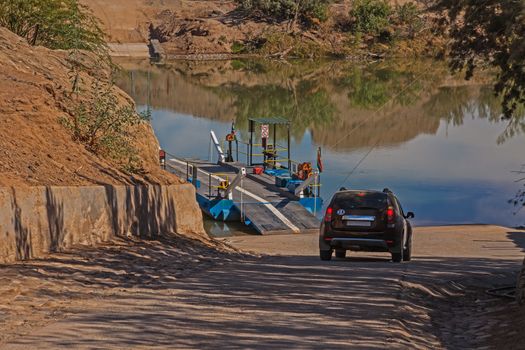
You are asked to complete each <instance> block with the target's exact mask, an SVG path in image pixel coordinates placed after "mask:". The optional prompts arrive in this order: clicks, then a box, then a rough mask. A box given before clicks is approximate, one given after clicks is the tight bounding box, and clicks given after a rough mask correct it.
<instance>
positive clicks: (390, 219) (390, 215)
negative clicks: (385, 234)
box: [386, 207, 396, 224]
mask: <svg viewBox="0 0 525 350" xmlns="http://www.w3.org/2000/svg"><path fill="white" fill-rule="evenodd" d="M386 221H387V223H389V224H393V223H394V222H395V221H396V212H395V211H394V207H388V208H387V209H386Z"/></svg>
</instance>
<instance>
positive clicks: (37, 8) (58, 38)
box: [0, 0, 106, 52]
mask: <svg viewBox="0 0 525 350" xmlns="http://www.w3.org/2000/svg"><path fill="white" fill-rule="evenodd" d="M0 26H4V27H6V28H7V29H9V30H11V31H12V32H14V33H15V34H18V35H19V36H21V37H24V38H25V39H26V40H27V41H28V42H29V43H30V44H32V45H42V46H45V47H48V48H51V49H82V50H88V51H96V52H98V51H104V50H105V48H106V44H105V41H104V33H103V31H102V30H101V28H100V26H99V23H98V20H97V19H96V18H95V17H94V16H93V15H92V14H91V13H90V12H89V11H88V10H87V8H86V7H85V6H83V5H81V4H79V2H78V0H0Z"/></svg>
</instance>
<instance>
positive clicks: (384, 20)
mask: <svg viewBox="0 0 525 350" xmlns="http://www.w3.org/2000/svg"><path fill="white" fill-rule="evenodd" d="M391 14H392V7H391V6H390V5H389V4H388V3H387V2H386V0H356V1H355V2H354V3H353V6H352V10H351V11H350V17H352V18H353V30H354V32H357V33H379V32H380V31H381V30H383V29H384V28H385V27H386V26H388V25H389V23H390V20H389V18H390V15H391Z"/></svg>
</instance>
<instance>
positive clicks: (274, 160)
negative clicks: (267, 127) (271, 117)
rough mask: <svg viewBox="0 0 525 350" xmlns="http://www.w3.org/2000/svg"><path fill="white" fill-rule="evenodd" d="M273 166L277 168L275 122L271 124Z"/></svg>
mask: <svg viewBox="0 0 525 350" xmlns="http://www.w3.org/2000/svg"><path fill="white" fill-rule="evenodd" d="M273 154H274V156H275V157H274V158H273V168H274V169H277V159H278V158H279V157H277V124H273Z"/></svg>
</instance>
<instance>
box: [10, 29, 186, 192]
mask: <svg viewBox="0 0 525 350" xmlns="http://www.w3.org/2000/svg"><path fill="white" fill-rule="evenodd" d="M69 55H70V54H69V53H68V52H65V51H52V50H48V49H46V48H43V47H31V46H29V45H28V44H27V43H26V41H25V40H23V39H21V38H19V37H18V36H16V35H14V34H13V33H11V32H10V31H8V30H6V29H4V28H1V27H0V62H2V64H1V65H0V125H1V126H0V174H1V176H0V186H11V185H89V184H133V183H162V184H171V183H178V182H179V180H178V179H177V178H176V177H174V176H172V175H170V174H168V173H166V172H164V171H161V170H160V169H159V166H158V159H157V157H158V142H157V140H156V138H155V136H154V134H153V131H152V129H151V127H150V126H149V125H148V124H146V123H144V124H142V125H139V126H138V127H137V128H136V129H135V130H133V133H134V134H135V135H136V138H135V146H136V150H137V156H138V158H139V160H140V162H141V163H142V167H143V171H142V172H141V173H140V174H141V175H136V174H134V175H132V174H130V173H126V172H124V171H122V170H119V167H118V166H117V165H116V164H114V163H113V162H112V161H110V160H108V159H103V158H101V157H98V156H96V155H94V154H93V153H91V152H89V151H87V150H86V148H85V147H84V146H82V145H81V144H79V143H77V142H74V141H73V139H72V137H71V134H70V132H69V131H68V130H67V129H66V128H65V127H64V125H63V124H62V123H61V122H60V119H61V118H64V117H66V116H67V115H68V114H71V113H72V111H73V110H74V106H73V102H72V99H71V98H70V93H71V76H70V63H69V62H68V59H69V57H70V56H69ZM96 74H100V72H97V73H96ZM96 74H95V73H94V72H90V73H86V74H84V75H82V76H81V80H82V82H83V84H86V85H89V84H91V83H92V82H93V80H94V79H95V75H96ZM117 93H118V94H119V96H120V97H119V100H120V103H121V104H123V105H125V104H128V105H131V104H132V103H133V102H132V101H131V99H130V98H129V97H128V96H127V95H125V94H124V92H122V91H120V90H117Z"/></svg>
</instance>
